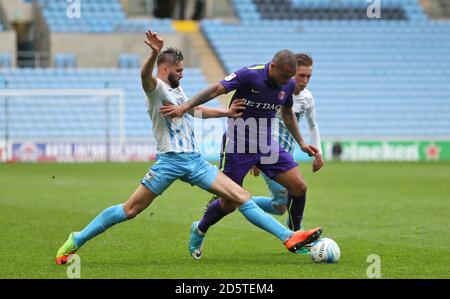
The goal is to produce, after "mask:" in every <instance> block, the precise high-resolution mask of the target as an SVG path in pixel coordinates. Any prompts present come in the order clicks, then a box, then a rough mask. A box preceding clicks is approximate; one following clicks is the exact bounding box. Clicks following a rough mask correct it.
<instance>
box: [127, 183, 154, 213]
mask: <svg viewBox="0 0 450 299" xmlns="http://www.w3.org/2000/svg"><path fill="white" fill-rule="evenodd" d="M157 196H158V195H157V194H155V193H153V192H152V191H150V189H148V188H147V187H146V186H145V185H143V184H140V185H139V186H138V187H137V188H136V190H135V191H134V192H133V194H132V195H131V196H130V198H129V199H128V200H127V201H126V203H125V213H126V214H127V216H133V217H134V216H136V215H137V214H139V213H140V212H142V211H143V210H145V208H147V207H148V206H149V205H150V204H151V203H152V202H153V200H154V199H155V198H156V197H157Z"/></svg>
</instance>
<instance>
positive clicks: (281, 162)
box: [257, 146, 298, 179]
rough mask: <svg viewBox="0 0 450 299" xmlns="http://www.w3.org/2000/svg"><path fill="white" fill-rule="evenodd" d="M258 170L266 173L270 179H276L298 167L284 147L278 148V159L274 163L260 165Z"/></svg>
mask: <svg viewBox="0 0 450 299" xmlns="http://www.w3.org/2000/svg"><path fill="white" fill-rule="evenodd" d="M257 166H258V168H259V169H260V170H261V171H262V172H264V173H265V174H266V175H267V176H268V177H269V178H271V179H274V178H275V177H276V176H278V175H279V174H281V173H285V172H287V171H289V170H291V169H293V168H295V167H298V165H297V163H296V162H295V161H294V158H292V156H291V155H290V154H289V153H288V152H286V151H285V150H284V149H283V148H282V147H280V146H278V158H277V159H276V161H275V162H274V163H270V164H269V163H263V161H261V162H260V163H258V165H257Z"/></svg>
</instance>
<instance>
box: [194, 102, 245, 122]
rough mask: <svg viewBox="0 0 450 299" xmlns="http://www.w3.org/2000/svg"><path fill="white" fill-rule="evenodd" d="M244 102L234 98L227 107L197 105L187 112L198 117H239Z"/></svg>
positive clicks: (243, 107)
mask: <svg viewBox="0 0 450 299" xmlns="http://www.w3.org/2000/svg"><path fill="white" fill-rule="evenodd" d="M243 110H245V103H244V101H243V100H241V99H239V100H234V101H233V102H232V103H231V105H230V107H229V108H228V109H221V108H209V107H204V106H197V107H194V108H193V109H191V110H189V113H190V114H191V115H193V116H195V117H198V118H219V117H233V118H236V117H241V116H242V114H244V111H243Z"/></svg>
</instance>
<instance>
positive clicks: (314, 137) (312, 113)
mask: <svg viewBox="0 0 450 299" xmlns="http://www.w3.org/2000/svg"><path fill="white" fill-rule="evenodd" d="M305 116H306V120H307V122H308V128H309V136H311V141H312V144H313V145H314V146H315V147H316V148H317V149H318V150H319V153H320V154H321V155H322V147H321V140H320V131H319V125H318V124H317V121H316V108H315V105H312V106H311V107H310V108H309V109H307V110H306V113H305Z"/></svg>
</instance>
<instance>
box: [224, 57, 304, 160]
mask: <svg viewBox="0 0 450 299" xmlns="http://www.w3.org/2000/svg"><path fill="white" fill-rule="evenodd" d="M220 83H221V84H222V85H223V86H224V87H225V89H226V91H227V93H228V92H230V91H232V90H235V93H234V94H233V96H232V99H231V102H233V101H234V100H236V99H243V100H244V103H245V106H246V109H245V110H244V114H243V115H242V119H243V120H244V121H246V124H248V126H247V127H246V128H245V129H244V130H242V128H243V127H240V128H239V126H238V125H237V122H236V119H229V120H228V128H227V132H226V135H227V136H230V135H231V134H230V133H232V134H233V136H234V137H233V138H232V139H233V140H232V141H234V142H233V143H234V146H232V150H234V152H237V151H238V152H242V151H239V150H237V148H236V144H237V143H238V142H244V143H245V148H246V150H245V152H248V148H249V144H255V143H257V145H258V149H259V145H260V144H261V143H260V141H263V140H259V138H260V137H262V136H263V135H260V132H264V135H265V136H267V140H265V141H264V142H265V144H267V145H270V144H271V143H272V130H271V127H272V125H271V123H272V119H273V118H274V117H275V115H276V112H277V111H278V110H280V109H281V107H282V106H285V107H288V108H291V107H292V106H293V98H292V94H293V92H294V89H295V80H294V79H291V80H289V82H288V83H286V84H285V85H282V86H276V85H275V84H273V83H272V82H271V81H270V80H269V63H267V64H265V65H264V64H261V65H254V66H250V67H244V68H241V69H239V70H238V71H236V72H234V73H231V74H230V75H228V76H227V77H225V78H224V79H223V80H221V81H220ZM230 104H231V103H230ZM252 119H253V120H254V121H253V120H252ZM255 124H256V125H255ZM243 131H245V132H243ZM256 136H258V138H256ZM258 151H259V150H258ZM250 152H252V151H251V150H250Z"/></svg>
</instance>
